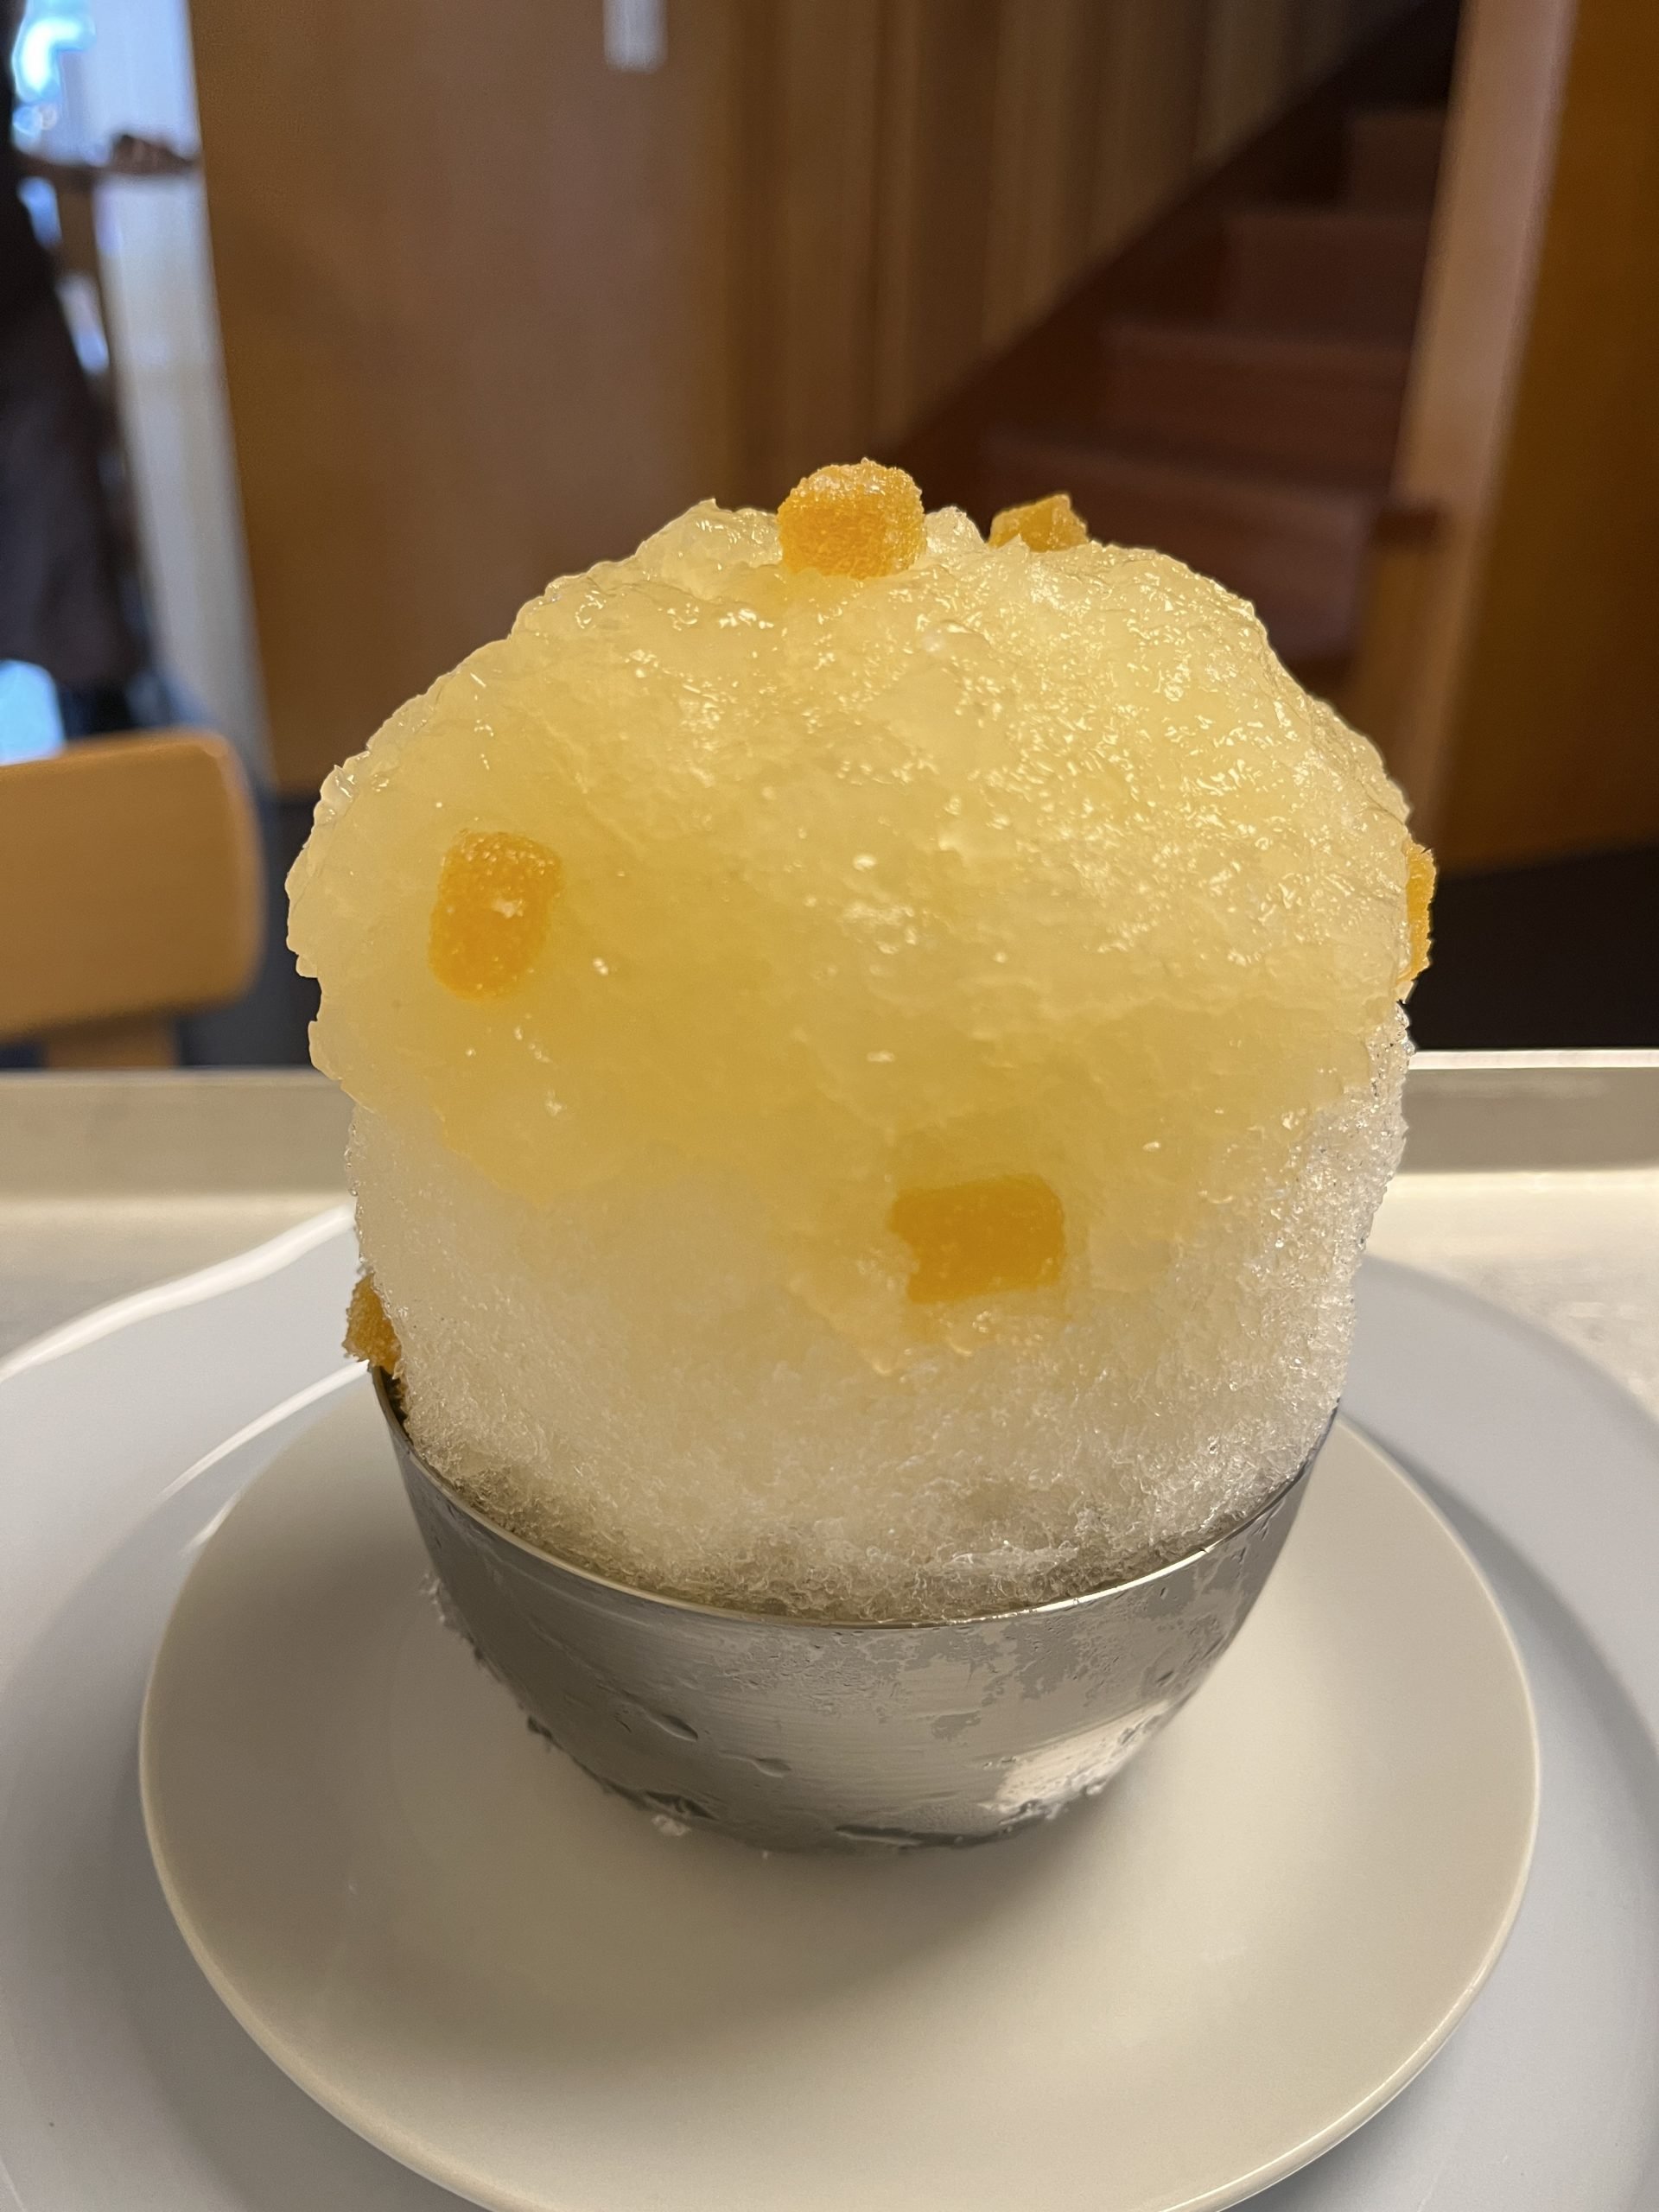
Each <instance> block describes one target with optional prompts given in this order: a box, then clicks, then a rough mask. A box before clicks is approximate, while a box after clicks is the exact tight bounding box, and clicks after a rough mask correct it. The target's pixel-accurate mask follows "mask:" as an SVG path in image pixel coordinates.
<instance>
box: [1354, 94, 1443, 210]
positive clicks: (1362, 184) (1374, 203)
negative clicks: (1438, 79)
mask: <svg viewBox="0 0 1659 2212" xmlns="http://www.w3.org/2000/svg"><path fill="white" fill-rule="evenodd" d="M1445 145H1446V111H1445V109H1444V108H1438V107H1383V108H1373V109H1371V110H1370V111H1369V112H1367V113H1363V114H1360V115H1356V116H1354V117H1352V118H1351V119H1350V121H1349V124H1348V200H1349V203H1350V205H1351V206H1353V207H1395V208H1408V207H1410V208H1417V209H1419V210H1423V211H1426V210H1427V209H1428V208H1430V207H1433V204H1434V188H1435V184H1436V182H1437V181H1438V180H1439V177H1440V156H1441V154H1442V152H1443V151H1444V149H1445Z"/></svg>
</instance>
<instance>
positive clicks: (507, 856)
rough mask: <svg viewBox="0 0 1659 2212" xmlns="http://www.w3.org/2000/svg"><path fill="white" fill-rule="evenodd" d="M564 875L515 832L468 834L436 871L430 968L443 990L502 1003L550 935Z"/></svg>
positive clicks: (552, 858)
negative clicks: (551, 915)
mask: <svg viewBox="0 0 1659 2212" xmlns="http://www.w3.org/2000/svg"><path fill="white" fill-rule="evenodd" d="M562 883H563V869H562V868H561V867H560V866H559V857H558V855H557V854H556V853H550V852H549V850H548V849H547V847H546V846H545V845H538V844H537V842H536V840H535V839H534V838H533V837H519V836H514V834H513V833H512V830H510V829H491V830H487V831H484V832H481V833H480V832H479V831H477V830H468V831H467V834H466V835H465V836H461V837H457V838H456V840H455V842H454V844H453V845H451V846H450V848H449V849H448V852H447V853H446V854H445V855H444V856H443V866H442V868H441V869H440V870H439V872H438V895H437V897H436V899H435V900H434V901H433V906H432V927H431V931H430V933H429V937H428V938H427V948H426V958H427V965H428V966H429V968H430V969H431V970H432V973H433V974H434V975H435V976H436V977H437V979H438V981H439V982H441V983H442V985H443V987H444V988H445V989H446V990H450V991H454V992H455V993H456V994H457V995H458V996H460V997H461V998H467V999H497V998H501V997H503V996H504V995H505V994H506V993H507V992H508V991H511V990H512V989H514V988H517V986H518V984H520V983H522V982H524V977H525V976H527V975H529V973H530V971H531V969H532V968H533V967H534V966H535V964H536V960H537V955H538V954H539V953H540V951H541V949H542V946H543V944H544V943H545V942H546V938H547V925H548V918H549V916H550V914H551V912H552V911H553V902H554V900H555V899H556V898H557V897H558V895H559V890H560V887H561V885H562Z"/></svg>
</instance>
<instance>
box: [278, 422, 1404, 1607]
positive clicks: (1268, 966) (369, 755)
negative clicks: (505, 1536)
mask: <svg viewBox="0 0 1659 2212" xmlns="http://www.w3.org/2000/svg"><path fill="white" fill-rule="evenodd" d="M861 467H862V469H863V470H866V471H868V474H860V472H855V471H849V472H835V471H824V472H820V474H819V477H818V478H814V479H809V480H808V481H807V484H806V485H805V486H803V487H802V490H801V492H800V493H798V494H797V495H795V498H796V500H797V502H798V503H800V504H798V505H793V506H792V505H791V503H785V509H784V511H783V513H782V515H781V517H780V518H775V517H773V516H772V515H769V514H763V513H757V512H747V511H745V512H736V513H733V512H725V511H723V510H721V508H719V507H716V506H715V505H702V506H700V507H697V508H694V509H693V510H692V511H691V512H690V513H689V514H687V515H685V516H683V517H682V518H680V519H679V520H678V521H677V522H674V523H672V524H670V525H669V526H668V527H667V528H666V529H664V530H663V531H659V532H658V534H657V536H655V537H652V538H651V539H649V540H648V541H647V542H646V543H645V545H643V546H642V547H641V548H640V550H639V552H638V553H637V554H636V555H634V556H633V557H632V559H630V560H626V561H622V562H616V563H602V564H601V565H600V566H599V567H598V568H595V569H593V570H591V571H589V572H588V574H587V575H580V576H574V577H568V578H564V579H562V580H561V581H559V582H556V583H555V584H554V585H552V586H551V587H550V588H549V590H548V591H547V593H546V594H544V595H543V597H541V598H540V599H537V600H535V601H531V604H530V605H529V606H528V607H525V608H524V610H523V612H522V613H520V615H519V617H518V621H517V622H516V624H515V625H514V627H513V630H512V634H511V636H510V637H508V638H506V639H503V640H501V641H500V642H499V643H496V644H493V645H486V646H485V647H484V648H483V649H482V650H481V651H480V652H476V653H474V655H472V656H471V658H469V659H467V661H465V662H463V663H462V664H461V667H460V668H458V669H457V670H455V671H454V672H453V673H452V674H451V675H449V676H447V677H443V678H442V680H441V681H440V682H439V683H437V684H435V686H434V687H433V689H432V690H430V691H429V692H428V693H427V694H426V695H425V696H423V697H422V698H420V699H417V700H415V701H413V702H410V705H408V706H406V707H404V709H402V710H401V711H400V712H399V713H398V714H397V715H394V716H393V717H392V718H391V721H389V722H388V723H387V724H386V725H385V728H383V729H382V730H381V731H380V732H379V733H378V734H377V735H376V736H375V737H374V739H373V740H372V741H371V743H370V745H369V747H367V749H366V751H365V752H364V753H360V754H359V755H358V756H357V758H356V759H355V760H352V761H349V762H348V763H347V764H346V766H344V767H343V768H342V769H340V770H339V771H338V772H336V773H335V774H334V776H333V777H331V779H329V782H328V784H327V787H326V788H325V791H324V792H323V796H322V799H321V804H320V805H319V808H318V810H317V820H316V826H315V830H314V832H313V835H312V837H311V841H310V842H309V844H308V846H307V848H306V849H305V851H304V853H303V854H302V855H301V858H300V860H299V861H298V862H297V863H296V868H295V869H294V873H293V875H292V877H291V878H290V884H289V888H290V892H291V893H292V942H293V944H294V946H295V948H296V951H297V953H298V954H299V957H300V963H301V965H302V968H303V969H305V970H306V971H307V972H308V973H312V974H315V975H316V976H318V977H319V979H320V981H321V989H322V1001H321V1015H320V1018H319V1020H318V1021H317V1024H316V1026H315V1032H314V1050H315V1058H316V1059H317V1062H318V1065H320V1066H321V1067H323V1068H325V1069H326V1070H327V1071H329V1072H331V1073H332V1074H334V1076H335V1077H338V1079H339V1080H340V1083H341V1084H343V1085H344V1086H345V1088H346V1090H348V1091H349V1092H350V1094H351V1095H352V1096H353V1099H354V1101H355V1102H356V1107H357V1111H356V1116H355V1121H354V1129H353V1142H352V1155H351V1166H352V1174H353V1183H354V1185H355V1188H356V1192H357V1198H358V1213H359V1231H360V1235H361V1239H362V1245H363V1251H364V1255H365V1260H366V1262H367V1263H368V1265H369V1267H370V1268H371V1269H372V1274H373V1279H374V1284H375V1287H376V1288H377V1289H378V1293H379V1296H380V1300H381V1301H382V1303H383V1305H384V1307H385V1315H386V1317H388V1319H389V1322H390V1325H391V1329H393V1330H395V1339H394V1341H395V1343H396V1345H397V1348H398V1357H399V1364H398V1374H399V1377H400V1380H401V1383H402V1388H403V1393H404V1405H405V1409H406V1414H407V1421H408V1426H409V1429H410V1435H411V1438H412V1440H413V1441H414V1442H415V1444H416V1448H417V1449H418V1450H419V1451H420V1452H422V1453H423V1456H424V1457H425V1458H426V1459H427V1460H428V1461H429V1464H430V1465H432V1466H433V1467H435V1469H436V1470H437V1471H439V1472H441V1473H442V1475H443V1476H444V1477H445V1478H447V1479H448V1481H449V1482H450V1483H451V1484H454V1486H455V1487H456V1488H457V1489H458V1490H459V1491H461V1492H462V1493H463V1495H465V1496H467V1497H469V1498H470V1499H471V1500H473V1502H474V1503H476V1504H477V1506H478V1507H479V1508H480V1510H482V1511H483V1512H485V1513H486V1515H488V1516H490V1517H491V1518H493V1519H494V1520H496V1521H498V1522H500V1523H501V1524H503V1525H504V1526H505V1527H506V1528H508V1529H511V1530H512V1531H513V1532H514V1533H516V1534H518V1535H522V1536H523V1537H524V1538H525V1539H526V1540H528V1541H531V1542H533V1543H536V1544H537V1545H539V1546H541V1547H542V1548H545V1549H547V1550H550V1551H552V1552H554V1553H555V1554H557V1555H559V1556H561V1557H563V1558H565V1559H568V1560H571V1561H573V1562H575V1564H578V1565H581V1566H583V1567H588V1568H590V1569H592V1570H594V1571H595V1572H598V1573H602V1574H605V1575H607V1576H610V1577H612V1578H613V1579H614V1580H620V1581H622V1582H626V1583H629V1584H632V1585H634V1586H639V1587H641V1588H645V1589H649V1590H652V1591H657V1592H663V1593H665V1594H670V1595H676V1596H681V1597H686V1598H690V1599H697V1600H700V1601H702V1602H704V1603H707V1604H712V1605H724V1606H730V1607H734V1608H738V1609H741V1610H745V1611H766V1612H783V1613H792V1614H798V1615H803V1616H810V1617H817V1618H842V1619H849V1620H854V1619H908V1620H927V1619H936V1618H951V1617H960V1616H964V1615H969V1614H976V1613H983V1612H988V1611H1001V1610H1006V1609H1008V1608H1012V1607H1014V1606H1019V1605H1030V1604H1033V1603H1039V1602H1042V1601H1044V1600H1047V1599H1054V1598H1058V1597H1063V1596H1067V1595H1071V1594H1076V1593H1078V1592H1084V1591H1086V1590H1090V1589H1093V1588H1096V1587H1099V1586H1103V1585H1104V1584H1106V1583H1109V1582H1110V1581H1112V1580H1117V1579H1119V1578H1121V1577H1122V1576H1124V1575H1126V1574H1129V1573H1136V1572H1139V1571H1141V1570H1143V1569H1145V1568H1147V1567H1152V1566H1154V1565H1156V1564H1159V1563H1160V1562H1163V1561H1166V1560H1171V1559H1173V1558H1175V1557H1178V1556H1179V1555H1180V1554H1183V1553H1185V1552H1186V1551H1189V1550H1191V1549H1192V1548H1195V1547H1196V1546H1197V1545H1198V1544H1200V1543H1202V1542H1204V1541H1206V1540H1207V1539H1208V1538H1209V1537H1211V1536H1212V1535H1217V1534H1218V1533H1220V1532H1222V1531H1223V1530H1224V1529H1230V1528H1231V1527H1234V1526H1236V1525H1237V1524H1239V1523H1240V1522H1243V1521H1244V1520H1246V1519H1248V1518H1249V1516H1251V1515H1252V1514H1253V1513H1254V1512H1255V1510H1257V1509H1258V1508H1259V1507H1260V1506H1261V1505H1262V1503H1264V1502H1265V1501H1266V1499H1267V1498H1268V1497H1269V1496H1270V1495H1271V1494H1272V1493H1273V1492H1274V1491H1275V1490H1277V1489H1278V1488H1280V1487H1281V1485H1282V1484H1284V1483H1285V1482H1287V1480H1288V1479H1289V1478H1290V1477H1291V1476H1292V1475H1294V1472H1295V1471H1296V1470H1297V1468H1298V1467H1299V1466H1300V1464H1301V1463H1302V1461H1303V1460H1304V1459H1305V1458H1306V1455H1307V1453H1308V1452H1309V1451H1310V1450H1311V1449H1312V1448H1313V1446H1314V1445H1315V1443H1316V1442H1317V1441H1318V1439H1319V1435H1320V1433H1321V1432H1322V1430H1323V1428H1324V1426H1325V1421H1326V1420H1327V1418H1328V1416H1329V1414H1330V1412H1331V1409H1332V1406H1333V1404H1334V1403H1335V1402H1336V1399H1337V1396H1338V1391H1339V1389H1340V1387H1341V1382H1342V1376H1343V1372H1344V1365H1345V1362H1346V1358H1347V1353H1348V1346H1349V1338H1350V1332H1351V1281H1352V1276H1353V1272H1354V1268H1355V1266H1356V1264H1357V1259H1358V1256H1359V1253H1360V1250H1361V1248H1362V1245H1363V1240H1364V1237H1365V1235H1366V1233H1367V1230H1368V1229H1369V1227H1370V1220H1371V1217H1372V1215H1373V1213H1374V1211H1375V1210H1376V1205H1377V1204H1378V1202H1379V1200H1380V1198H1381V1197H1382V1195H1383V1190H1384V1188H1385V1186H1386V1184H1387V1181H1388V1178H1389V1174H1390V1173H1391V1172H1392V1169H1393V1167H1394V1165H1395V1160H1396V1158H1397V1155H1398V1152H1399V1147H1400V1142H1401V1136H1402V1127H1401V1118H1400V1093H1401V1085H1402V1078H1403V1073H1404V1067H1405V1060H1406V1040H1405V1028H1404V1020H1403V1017H1402V1013H1401V1011H1400V1007H1399V1003H1398V1001H1399V999H1400V996H1401V994H1402V990H1403V989H1404V988H1406V986H1407V985H1408V982H1409V980H1410V976H1411V975H1412V974H1413V973H1414V971H1415V968H1416V967H1417V966H1420V965H1421V958H1422V957H1423V955H1424V953H1425V952H1426V945H1427V922H1426V914H1427V887H1428V882H1429V880H1430V879H1429V877H1428V875H1427V873H1426V870H1427V861H1426V856H1419V855H1418V854H1417V849H1416V848H1414V846H1413V845H1412V844H1411V842H1410V840H1409V839H1408V836H1407V835H1406V832H1405V829H1404V826H1403V818H1404V817H1403V804H1402V799H1401V798H1400V795H1399V793H1398V792H1397V791H1395V788H1394V786H1393V785H1391V784H1390V783H1389V780H1388V779H1387V777H1386V776H1385V774H1384V772H1383V768H1382V766H1381V763H1380V762H1379V760H1378V759H1377V756H1376V753H1375V752H1374V751H1373V750H1372V748H1371V747H1370V746H1369V745H1368V744H1367V743H1366V742H1365V741H1364V740H1363V739H1362V738H1360V737H1358V736H1357V735H1356V734H1354V733H1353V732H1352V731H1351V730H1350V729H1348V728H1346V727H1345V726H1344V724H1343V723H1342V722H1341V721H1339V720H1338V718H1337V716H1336V715H1334V714H1333V713H1332V711H1331V710H1330V709H1329V708H1327V707H1325V705H1323V704H1322V703H1321V702H1319V701H1318V700H1315V699H1313V698H1312V697H1310V696H1308V695H1307V694H1306V693H1305V692H1304V691H1303V690H1301V689H1300V686H1299V685H1298V684H1297V683H1296V682H1295V681H1294V678H1293V677H1290V676H1289V675H1288V674H1287V672H1286V671H1285V670H1284V669H1283V668H1282V667H1281V665H1280V664H1279V663H1278V661H1277V660H1276V659H1275V658H1274V655H1273V653H1272V652H1271V650H1270V648H1269V646H1268V642H1267V639H1266V637H1265V635H1264V633H1263V632H1262V626H1261V625H1260V624H1259V622H1258V621H1257V620H1256V619H1255V615H1254V614H1253V613H1252V612H1251V611H1250V609H1249V607H1247V606H1246V605H1245V604H1244V603H1243V601H1240V600H1238V599H1236V598H1234V597H1233V596H1232V595H1230V594H1229V593H1227V592H1225V591H1224V590H1223V589H1222V588H1220V587H1219V586H1217V585H1216V584H1213V583H1211V582H1207V581H1205V579H1203V578H1201V577H1198V576H1196V575H1193V574H1192V573H1191V572H1190V571H1189V570H1187V569H1184V568H1182V567H1181V566H1180V565H1179V563H1176V562H1174V561H1172V560H1169V559H1166V558H1165V557H1163V556H1160V555H1156V554H1152V553H1146V552H1135V551H1128V550H1123V549H1122V548H1117V547H1112V546H1105V545H1099V544H1095V543H1089V542H1087V541H1081V542H1078V540H1077V530H1078V529H1080V525H1076V524H1075V518H1071V514H1070V510H1069V508H1067V507H1065V505H1064V502H1060V503H1058V505H1057V504H1056V503H1053V502H1039V503H1037V505H1036V506H1035V507H1034V508H1033V509H1031V510H1023V511H1020V514H1021V515H1022V516H1024V517H1025V518H1026V519H1024V520H1023V521H1017V522H1016V523H1014V524H1011V525H1009V526H1008V527H1006V528H1004V529H1002V530H1001V531H999V532H997V533H995V535H996V536H998V537H1000V538H1001V542H1000V543H994V544H993V543H987V541H986V540H985V539H983V538H982V537H981V536H980V535H979V533H978V531H976V529H975V528H974V527H973V525H972V524H970V523H969V521H968V520H967V518H965V517H964V516H963V515H961V514H960V513H957V512H954V511H950V510H946V511H944V512H938V513H936V514H933V515H931V516H927V517H925V518H922V517H921V516H920V511H919V504H917V505H915V507H914V508H913V509H912V505H910V501H911V500H912V499H913V496H914V494H913V487H910V491H909V493H908V494H905V493H900V492H896V491H895V490H894V488H893V486H892V484H891V482H890V481H889V480H891V479H892V478H893V477H894V476H896V474H897V472H889V471H880V470H874V469H873V468H871V467H870V465H869V464H863V465H861ZM825 480H829V481H828V487H827V489H826V488H824V486H825ZM903 482H904V483H905V484H907V483H908V480H903ZM815 486H816V487H819V488H818V489H817V490H816V491H815V489H814V487H815ZM890 495H891V496H890ZM815 501H817V502H818V504H817V505H814V502H815ZM861 501H862V502H864V503H865V504H866V505H868V507H869V508H870V510H871V512H872V513H873V514H874V522H873V524H872V526H871V529H870V531H868V533H867V534H866V535H865V536H864V537H860V535H859V532H860V528H861V524H860V523H859V519H858V518H859V512H860V505H859V503H860V502H861ZM878 510H879V512H878ZM1039 510H1040V511H1041V512H1039ZM1062 510H1064V511H1063V512H1062ZM780 521H781V524H782V537H781V540H780ZM816 563H826V564H828V566H829V567H831V568H834V569H836V573H827V572H826V568H825V566H821V565H816Z"/></svg>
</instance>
